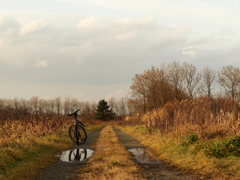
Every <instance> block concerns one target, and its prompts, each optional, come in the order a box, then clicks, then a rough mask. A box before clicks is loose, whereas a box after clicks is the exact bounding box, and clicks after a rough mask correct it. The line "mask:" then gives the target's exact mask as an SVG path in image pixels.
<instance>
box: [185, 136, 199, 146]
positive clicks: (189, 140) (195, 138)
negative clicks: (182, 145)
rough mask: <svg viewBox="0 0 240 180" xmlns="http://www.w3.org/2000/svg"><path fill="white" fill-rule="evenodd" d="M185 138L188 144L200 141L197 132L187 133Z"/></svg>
mask: <svg viewBox="0 0 240 180" xmlns="http://www.w3.org/2000/svg"><path fill="white" fill-rule="evenodd" d="M185 140H186V143H188V144H194V143H195V142H197V141H198V136H197V134H189V135H187V137H186V139H185Z"/></svg>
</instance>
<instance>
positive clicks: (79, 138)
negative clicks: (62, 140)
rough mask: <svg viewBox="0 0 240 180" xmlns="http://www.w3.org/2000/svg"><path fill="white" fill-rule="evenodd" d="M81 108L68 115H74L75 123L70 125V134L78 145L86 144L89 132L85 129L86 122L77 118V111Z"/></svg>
mask: <svg viewBox="0 0 240 180" xmlns="http://www.w3.org/2000/svg"><path fill="white" fill-rule="evenodd" d="M79 110H80V109H78V110H77V111H75V112H73V113H71V114H69V115H68V117H69V116H73V117H74V124H73V125H72V126H70V127H69V130H68V134H69V136H70V139H71V140H72V141H73V142H74V143H75V144H77V145H78V146H79V145H80V144H84V143H85V142H86V140H87V133H86V131H85V129H84V124H83V123H82V122H80V121H79V120H78V119H77V117H78V114H77V113H78V111H79Z"/></svg>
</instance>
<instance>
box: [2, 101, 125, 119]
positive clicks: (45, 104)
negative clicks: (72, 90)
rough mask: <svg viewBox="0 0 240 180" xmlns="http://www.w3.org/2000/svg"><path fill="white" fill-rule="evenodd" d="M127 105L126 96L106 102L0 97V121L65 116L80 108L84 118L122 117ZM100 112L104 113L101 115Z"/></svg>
mask: <svg viewBox="0 0 240 180" xmlns="http://www.w3.org/2000/svg"><path fill="white" fill-rule="evenodd" d="M105 103H106V104H105ZM127 106H128V103H127V98H120V99H118V100H117V99H115V98H111V99H110V100H109V101H108V102H107V101H105V100H104V99H103V100H100V101H99V102H98V103H96V102H94V101H92V102H90V101H79V100H78V99H76V98H71V97H66V98H64V99H62V98H60V97H57V98H54V99H47V100H46V99H41V98H39V97H37V96H34V97H32V98H30V99H29V100H26V99H18V98H15V99H1V98H0V121H2V122H3V121H4V120H27V119H39V118H45V119H54V118H66V117H67V115H68V114H69V113H71V112H74V111H75V110H77V109H81V111H80V116H81V118H83V119H86V120H95V119H101V120H110V119H122V118H123V117H125V116H126V115H127V114H128V111H127V109H128V107H127ZM101 113H102V114H104V115H103V116H102V115H101Z"/></svg>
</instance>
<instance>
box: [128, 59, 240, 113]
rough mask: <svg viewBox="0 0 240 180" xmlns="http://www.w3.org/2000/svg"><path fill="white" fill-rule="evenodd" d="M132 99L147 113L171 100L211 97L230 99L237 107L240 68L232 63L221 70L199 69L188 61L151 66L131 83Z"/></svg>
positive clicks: (134, 104) (134, 103)
mask: <svg viewBox="0 0 240 180" xmlns="http://www.w3.org/2000/svg"><path fill="white" fill-rule="evenodd" d="M130 89H131V91H130V94H131V98H130V99H129V101H130V103H131V104H132V105H131V106H132V108H134V110H135V112H142V113H146V112H147V111H149V110H154V109H158V108H160V107H163V106H164V105H165V104H166V103H168V102H173V101H176V100H177V101H182V100H185V99H188V100H194V99H197V98H203V97H204V98H205V97H206V98H211V99H214V100H217V99H218V100H219V101H220V99H228V100H230V101H232V106H233V108H234V110H235V111H238V105H239V100H240V69H239V68H238V67H234V66H232V65H229V66H225V67H222V68H221V69H220V70H219V71H214V70H211V69H210V68H209V67H205V68H204V69H202V70H200V71H199V70H198V69H197V68H196V67H195V66H194V65H192V64H189V63H187V62H183V63H180V62H173V63H171V64H168V65H167V66H165V65H164V64H163V65H162V66H161V67H153V66H152V67H151V68H150V69H148V70H145V71H144V73H143V74H136V75H135V76H134V78H133V79H132V85H131V87H130Z"/></svg>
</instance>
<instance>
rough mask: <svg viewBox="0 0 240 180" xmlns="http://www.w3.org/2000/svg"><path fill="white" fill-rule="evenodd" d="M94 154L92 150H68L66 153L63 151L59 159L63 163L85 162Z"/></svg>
mask: <svg viewBox="0 0 240 180" xmlns="http://www.w3.org/2000/svg"><path fill="white" fill-rule="evenodd" d="M93 153H94V150H92V149H85V148H78V149H70V150H67V151H63V152H62V154H61V155H59V158H60V160H61V161H64V162H79V161H85V160H87V159H88V158H89V157H91V156H92V155H93Z"/></svg>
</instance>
